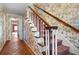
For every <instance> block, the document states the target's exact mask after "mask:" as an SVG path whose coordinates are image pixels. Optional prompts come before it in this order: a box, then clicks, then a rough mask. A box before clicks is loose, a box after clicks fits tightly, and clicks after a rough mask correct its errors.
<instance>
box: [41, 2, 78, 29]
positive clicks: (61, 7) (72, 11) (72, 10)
mask: <svg viewBox="0 0 79 59" xmlns="http://www.w3.org/2000/svg"><path fill="white" fill-rule="evenodd" d="M40 7H42V8H43V9H45V10H47V11H49V12H50V13H52V14H53V15H56V16H57V17H59V18H60V19H62V20H64V21H65V22H67V23H69V24H71V25H72V26H75V27H76V28H78V29H79V17H78V16H79V4H78V3H76V4H73V3H72V4H68V3H60V4H58V3H53V4H41V6H40Z"/></svg>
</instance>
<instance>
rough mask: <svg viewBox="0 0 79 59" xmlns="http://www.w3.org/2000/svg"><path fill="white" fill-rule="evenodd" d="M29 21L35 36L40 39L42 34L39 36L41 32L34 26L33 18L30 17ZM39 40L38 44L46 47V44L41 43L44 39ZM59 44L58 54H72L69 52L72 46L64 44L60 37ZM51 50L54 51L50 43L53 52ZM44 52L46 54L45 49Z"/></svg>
mask: <svg viewBox="0 0 79 59" xmlns="http://www.w3.org/2000/svg"><path fill="white" fill-rule="evenodd" d="M27 21H28V24H29V26H30V28H31V31H32V32H33V35H34V37H36V38H37V39H38V41H39V39H40V36H39V32H38V31H37V28H36V27H35V26H34V24H33V22H32V21H31V20H29V19H28V20H27ZM38 41H37V43H38V45H39V46H40V47H41V48H42V49H43V47H45V46H44V45H43V44H41V42H42V40H41V41H40V42H38ZM57 46H58V48H57V50H58V53H57V54H58V55H69V54H71V53H70V52H69V49H70V48H69V47H68V46H65V45H64V44H62V40H59V39H58V40H57ZM51 52H52V44H50V54H52V53H51ZM42 54H43V55H46V53H45V51H42Z"/></svg>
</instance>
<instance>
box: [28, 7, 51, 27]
mask: <svg viewBox="0 0 79 59" xmlns="http://www.w3.org/2000/svg"><path fill="white" fill-rule="evenodd" d="M28 7H29V8H30V9H31V10H32V11H33V12H34V13H35V14H36V15H37V16H38V17H39V18H40V19H41V20H42V21H43V22H44V23H45V24H46V25H47V27H52V26H51V25H50V24H48V23H47V22H46V21H45V20H44V19H43V17H41V16H40V15H39V14H38V13H37V12H36V11H35V10H34V9H33V8H32V7H30V6H28Z"/></svg>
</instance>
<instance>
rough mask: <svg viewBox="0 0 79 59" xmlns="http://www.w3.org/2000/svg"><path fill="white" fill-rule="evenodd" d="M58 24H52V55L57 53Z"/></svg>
mask: <svg viewBox="0 0 79 59" xmlns="http://www.w3.org/2000/svg"><path fill="white" fill-rule="evenodd" d="M57 29H58V27H57V26H52V28H51V31H52V40H51V41H52V55H57V52H58V51H57V32H58V31H57Z"/></svg>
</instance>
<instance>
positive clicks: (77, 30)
mask: <svg viewBox="0 0 79 59" xmlns="http://www.w3.org/2000/svg"><path fill="white" fill-rule="evenodd" d="M34 6H35V7H36V8H38V9H40V10H42V11H43V12H45V13H47V14H48V15H50V16H51V17H53V18H55V19H56V20H57V21H59V22H60V23H62V24H64V25H65V26H68V27H70V28H71V29H73V30H74V31H75V32H78V33H79V29H77V28H75V27H73V26H72V25H70V24H68V23H66V22H65V21H63V20H61V19H59V18H58V17H56V16H55V15H53V14H51V13H49V12H48V11H46V10H44V9H42V8H41V7H38V6H36V5H35V4H34Z"/></svg>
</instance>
